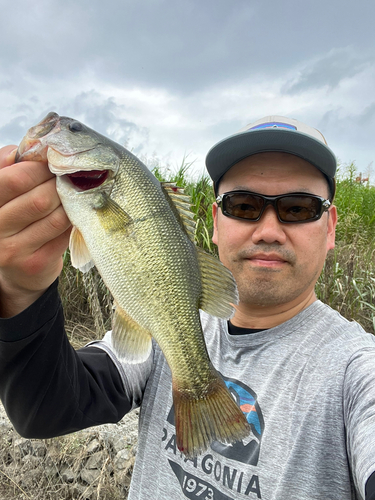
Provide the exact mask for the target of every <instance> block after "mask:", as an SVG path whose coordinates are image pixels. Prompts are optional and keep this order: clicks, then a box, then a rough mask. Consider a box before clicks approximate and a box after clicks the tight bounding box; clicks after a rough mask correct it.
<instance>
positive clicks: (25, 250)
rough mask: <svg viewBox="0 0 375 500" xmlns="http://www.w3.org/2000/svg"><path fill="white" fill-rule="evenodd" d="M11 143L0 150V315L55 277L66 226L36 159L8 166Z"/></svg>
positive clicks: (50, 178) (51, 182)
mask: <svg viewBox="0 0 375 500" xmlns="http://www.w3.org/2000/svg"><path fill="white" fill-rule="evenodd" d="M15 148H16V146H5V147H4V148H1V149H0V317H2V318H9V317H11V316H14V315H16V314H18V313H20V312H21V311H23V310H24V309H26V308H27V307H28V306H29V305H30V304H32V303H33V302H34V301H35V300H36V299H38V298H39V297H40V296H41V295H42V294H43V293H44V291H45V290H46V289H47V288H48V287H49V286H50V285H51V284H52V283H53V282H54V281H55V279H56V278H57V276H58V275H59V274H60V272H61V269H62V265H63V263H62V254H63V253H64V251H65V250H66V248H67V246H68V243H69V234H70V229H71V225H70V222H69V220H68V218H67V216H66V214H65V211H64V209H63V207H62V205H61V202H60V198H59V197H58V194H57V191H56V181H55V176H54V175H53V174H51V172H50V171H49V169H48V166H47V165H46V164H45V163H42V162H35V161H25V162H21V163H17V164H14V159H15V154H16V150H15Z"/></svg>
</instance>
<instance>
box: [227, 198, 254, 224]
mask: <svg viewBox="0 0 375 500" xmlns="http://www.w3.org/2000/svg"><path fill="white" fill-rule="evenodd" d="M263 205H264V201H263V200H262V198H260V197H259V196H255V195H253V194H249V193H232V194H228V195H227V196H226V197H225V205H224V210H225V212H227V213H228V214H229V215H232V216H233V217H239V218H240V219H249V220H255V219H257V218H258V217H259V214H260V212H261V210H262V208H263Z"/></svg>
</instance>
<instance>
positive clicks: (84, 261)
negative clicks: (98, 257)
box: [69, 226, 95, 273]
mask: <svg viewBox="0 0 375 500" xmlns="http://www.w3.org/2000/svg"><path fill="white" fill-rule="evenodd" d="M69 250H70V260H71V263H72V266H73V267H75V268H76V269H79V270H80V271H82V272H83V273H87V271H89V270H90V269H91V268H92V267H94V265H95V264H94V262H93V260H92V258H91V255H90V252H89V251H88V248H87V246H86V243H85V240H84V239H83V236H82V234H81V232H80V231H79V230H78V229H77V228H76V226H73V229H72V232H71V233H70V241H69Z"/></svg>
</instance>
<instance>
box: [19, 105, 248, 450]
mask: <svg viewBox="0 0 375 500" xmlns="http://www.w3.org/2000/svg"><path fill="white" fill-rule="evenodd" d="M31 159H32V160H38V159H40V160H45V159H47V160H48V165H49V168H50V170H51V172H52V173H54V174H56V176H57V177H56V186H57V191H58V194H59V196H60V199H61V202H62V205H63V207H64V209H65V211H66V213H67V216H68V218H69V219H70V221H71V223H72V225H73V229H72V233H71V238H70V255H71V261H72V264H73V266H75V267H77V268H78V269H80V270H81V271H83V272H86V271H88V270H89V269H90V268H91V267H92V266H93V265H95V266H96V267H97V269H98V271H99V273H100V275H101V277H102V279H103V281H104V283H105V284H106V286H107V287H108V289H109V290H110V292H111V293H112V296H113V298H114V302H115V313H114V319H113V324H112V339H113V347H114V350H115V352H116V355H117V356H118V357H119V359H121V360H123V361H124V362H127V363H139V362H142V361H145V360H146V359H147V358H148V356H149V355H150V352H151V346H152V340H151V339H152V337H153V338H154V339H155V340H156V342H157V343H158V344H159V346H160V348H161V350H162V352H163V354H164V356H165V358H166V360H167V362H168V365H169V367H170V369H171V373H172V390H173V404H174V410H175V425H176V440H177V445H178V448H179V450H180V451H181V452H183V453H184V454H185V455H186V456H187V457H193V456H195V455H196V454H198V453H201V452H203V451H204V450H206V449H207V447H208V446H209V445H210V443H212V442H213V441H214V440H218V441H220V442H224V443H231V442H234V441H237V440H241V439H243V438H244V437H246V436H247V435H248V434H249V432H250V427H249V424H248V422H247V420H246V417H245V416H244V414H243V413H242V411H241V410H240V409H239V407H238V406H237V404H236V403H235V401H234V399H233V397H232V396H231V395H230V393H229V391H228V390H227V388H226V385H225V383H224V382H223V380H222V378H221V377H220V375H219V374H218V373H217V371H216V370H215V368H214V367H213V365H212V364H211V362H210V359H209V356H208V353H207V349H206V345H205V342H204V336H203V332H202V328H201V324H200V318H199V309H202V310H204V311H206V312H208V313H210V314H212V315H215V316H218V317H221V318H229V317H230V316H231V315H232V313H233V305H232V304H235V303H236V302H237V300H238V296H237V288H236V285H235V282H234V280H233V277H232V275H231V273H230V272H229V271H228V269H226V268H225V267H224V266H223V265H222V264H221V263H220V262H219V261H218V260H217V259H216V258H214V257H212V256H210V255H208V254H207V253H205V252H204V251H202V250H201V249H199V248H198V247H197V246H196V245H195V244H194V230H195V222H194V220H193V214H192V212H191V210H190V204H189V198H188V197H187V196H186V195H185V194H184V193H183V191H182V190H180V189H179V188H177V187H176V186H174V185H172V184H169V183H160V182H159V181H158V180H157V179H156V178H155V176H154V175H153V174H152V173H151V172H150V171H149V170H148V168H147V167H146V166H145V165H143V163H142V162H141V161H140V160H138V158H136V157H135V156H134V155H133V154H131V153H130V152H129V151H127V150H126V149H125V148H123V147H122V146H120V145H119V144H116V143H115V142H113V141H111V140H109V139H108V138H106V137H104V136H102V135H100V134H98V133H97V132H95V131H94V130H91V129H90V128H88V127H86V126H85V125H83V124H82V123H81V122H79V121H77V120H74V119H72V118H67V117H63V116H62V117H60V116H59V115H57V114H56V113H49V114H48V115H47V117H46V118H45V119H44V120H42V121H41V122H40V123H39V124H37V125H36V126H34V127H32V128H30V129H29V130H28V132H27V134H26V136H25V137H24V138H23V140H22V142H21V144H20V146H19V148H18V152H17V157H16V161H24V160H31Z"/></svg>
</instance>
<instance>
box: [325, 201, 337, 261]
mask: <svg viewBox="0 0 375 500" xmlns="http://www.w3.org/2000/svg"><path fill="white" fill-rule="evenodd" d="M336 224H337V209H336V207H335V205H332V207H330V209H329V211H328V224H327V252H328V250H332V249H333V248H335V237H336Z"/></svg>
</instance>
